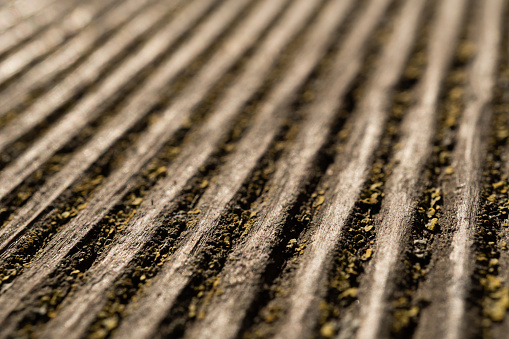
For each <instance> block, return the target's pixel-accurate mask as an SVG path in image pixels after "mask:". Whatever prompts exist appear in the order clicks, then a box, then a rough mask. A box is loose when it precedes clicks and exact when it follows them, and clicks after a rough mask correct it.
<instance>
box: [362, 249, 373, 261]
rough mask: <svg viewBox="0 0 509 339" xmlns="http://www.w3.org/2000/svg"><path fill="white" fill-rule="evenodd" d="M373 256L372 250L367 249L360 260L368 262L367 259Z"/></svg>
mask: <svg viewBox="0 0 509 339" xmlns="http://www.w3.org/2000/svg"><path fill="white" fill-rule="evenodd" d="M372 254H373V249H372V248H368V249H367V250H366V253H364V255H363V256H362V260H364V261H365V260H368V259H369V258H371V255H372Z"/></svg>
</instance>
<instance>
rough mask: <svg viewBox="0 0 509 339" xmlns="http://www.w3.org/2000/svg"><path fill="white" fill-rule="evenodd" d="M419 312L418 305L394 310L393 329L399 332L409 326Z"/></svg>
mask: <svg viewBox="0 0 509 339" xmlns="http://www.w3.org/2000/svg"><path fill="white" fill-rule="evenodd" d="M419 312H420V309H419V307H418V306H412V307H410V308H408V309H398V310H396V311H394V322H393V323H392V330H393V331H394V332H396V333H397V332H400V331H401V330H402V329H404V328H406V327H408V325H409V324H410V321H411V320H412V318H415V317H416V316H418V315H419Z"/></svg>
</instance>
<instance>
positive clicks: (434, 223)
mask: <svg viewBox="0 0 509 339" xmlns="http://www.w3.org/2000/svg"><path fill="white" fill-rule="evenodd" d="M437 224H438V218H433V219H431V220H430V221H429V222H428V223H427V224H426V228H427V229H428V230H430V231H432V232H433V231H434V230H435V229H436V227H437Z"/></svg>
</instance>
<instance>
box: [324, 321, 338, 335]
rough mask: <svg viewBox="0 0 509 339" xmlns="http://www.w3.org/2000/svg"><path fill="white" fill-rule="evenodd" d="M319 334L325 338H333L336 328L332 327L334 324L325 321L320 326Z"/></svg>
mask: <svg viewBox="0 0 509 339" xmlns="http://www.w3.org/2000/svg"><path fill="white" fill-rule="evenodd" d="M320 334H321V336H322V337H325V338H333V337H334V336H335V335H336V330H335V329H334V325H333V324H332V323H330V322H327V323H325V324H324V325H323V326H322V327H321V328H320Z"/></svg>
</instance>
